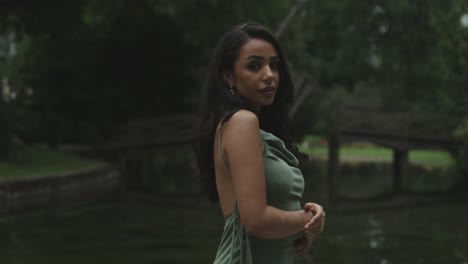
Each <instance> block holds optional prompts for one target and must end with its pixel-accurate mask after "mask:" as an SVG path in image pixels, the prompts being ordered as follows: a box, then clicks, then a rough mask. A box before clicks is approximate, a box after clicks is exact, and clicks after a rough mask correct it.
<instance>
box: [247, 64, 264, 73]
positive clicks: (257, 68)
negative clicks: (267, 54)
mask: <svg viewBox="0 0 468 264" xmlns="http://www.w3.org/2000/svg"><path fill="white" fill-rule="evenodd" d="M260 67H261V65H260V63H258V62H251V63H249V65H248V68H249V70H251V71H257V70H259V69H260Z"/></svg>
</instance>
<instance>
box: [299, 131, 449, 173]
mask: <svg viewBox="0 0 468 264" xmlns="http://www.w3.org/2000/svg"><path fill="white" fill-rule="evenodd" d="M299 149H300V150H301V151H304V152H306V153H308V154H309V155H311V156H312V157H315V158H318V159H321V160H324V159H325V160H326V159H327V158H328V146H327V141H326V139H325V138H323V137H319V136H315V135H312V136H307V137H306V138H305V139H304V141H303V142H302V144H300V146H299ZM340 158H341V160H342V161H344V162H362V161H383V162H391V161H392V159H393V151H392V150H391V149H389V148H384V147H380V146H377V145H374V144H371V143H351V144H343V145H342V146H341V148H340ZM409 160H410V163H414V164H419V165H423V166H427V167H446V166H450V165H452V164H453V163H454V162H455V160H454V159H453V157H452V156H451V155H450V154H449V153H448V152H446V151H441V150H411V151H410V152H409Z"/></svg>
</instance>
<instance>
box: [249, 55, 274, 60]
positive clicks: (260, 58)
mask: <svg viewBox="0 0 468 264" xmlns="http://www.w3.org/2000/svg"><path fill="white" fill-rule="evenodd" d="M264 59H265V58H263V57H262V56H258V55H250V56H249V57H247V60H264ZM277 59H279V58H278V56H273V57H271V58H270V60H277Z"/></svg>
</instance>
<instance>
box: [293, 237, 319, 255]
mask: <svg viewBox="0 0 468 264" xmlns="http://www.w3.org/2000/svg"><path fill="white" fill-rule="evenodd" d="M314 238H315V237H313V236H309V235H306V234H304V235H303V236H302V237H300V238H298V239H297V240H296V241H294V247H295V249H296V254H298V255H301V254H304V253H306V252H307V251H308V250H309V249H310V247H311V246H312V241H313V240H314Z"/></svg>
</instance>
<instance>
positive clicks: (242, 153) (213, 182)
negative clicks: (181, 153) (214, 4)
mask: <svg viewBox="0 0 468 264" xmlns="http://www.w3.org/2000/svg"><path fill="white" fill-rule="evenodd" d="M202 98H203V99H204V100H205V102H203V103H202V111H201V112H202V115H201V124H200V134H199V136H200V142H199V146H198V159H199V166H200V170H201V175H202V186H203V187H204V190H205V191H206V192H207V193H208V194H209V195H210V197H211V198H212V200H219V202H220V205H221V210H222V212H223V214H224V217H225V226H224V232H223V236H222V239H221V243H220V245H219V248H218V252H217V255H216V259H215V261H214V263H223V264H224V263H254V264H257V263H261V264H263V263H279V264H287V263H293V261H294V255H295V254H297V253H301V252H304V251H305V250H307V249H309V247H310V245H311V241H312V240H313V239H314V238H315V236H317V235H318V234H319V233H320V232H321V231H322V229H323V224H324V221H325V213H324V212H323V209H322V207H321V206H320V205H317V204H314V203H306V205H305V206H304V209H303V210H301V205H300V198H301V197H302V193H303V190H304V179H303V176H302V173H301V171H300V170H299V169H298V165H299V162H298V159H297V157H300V155H299V152H298V151H297V150H296V149H295V148H294V147H293V146H292V144H291V136H290V134H289V130H288V127H287V122H288V108H289V106H290V105H291V103H292V100H293V84H292V81H291V77H290V74H289V71H288V68H287V63H286V59H285V56H284V54H283V51H282V50H281V48H280V46H279V44H278V41H277V40H276V39H275V37H274V36H273V35H272V34H271V33H270V32H269V31H268V30H267V29H265V28H264V27H262V26H261V25H259V24H256V23H247V24H244V25H241V26H238V27H236V28H234V29H233V30H232V31H230V32H228V33H227V34H226V35H225V36H224V37H223V38H222V40H221V42H220V43H219V46H218V48H217V51H216V54H215V57H214V61H213V62H212V64H211V68H210V71H209V73H208V78H207V82H206V84H205V89H204V94H203V96H202Z"/></svg>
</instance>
